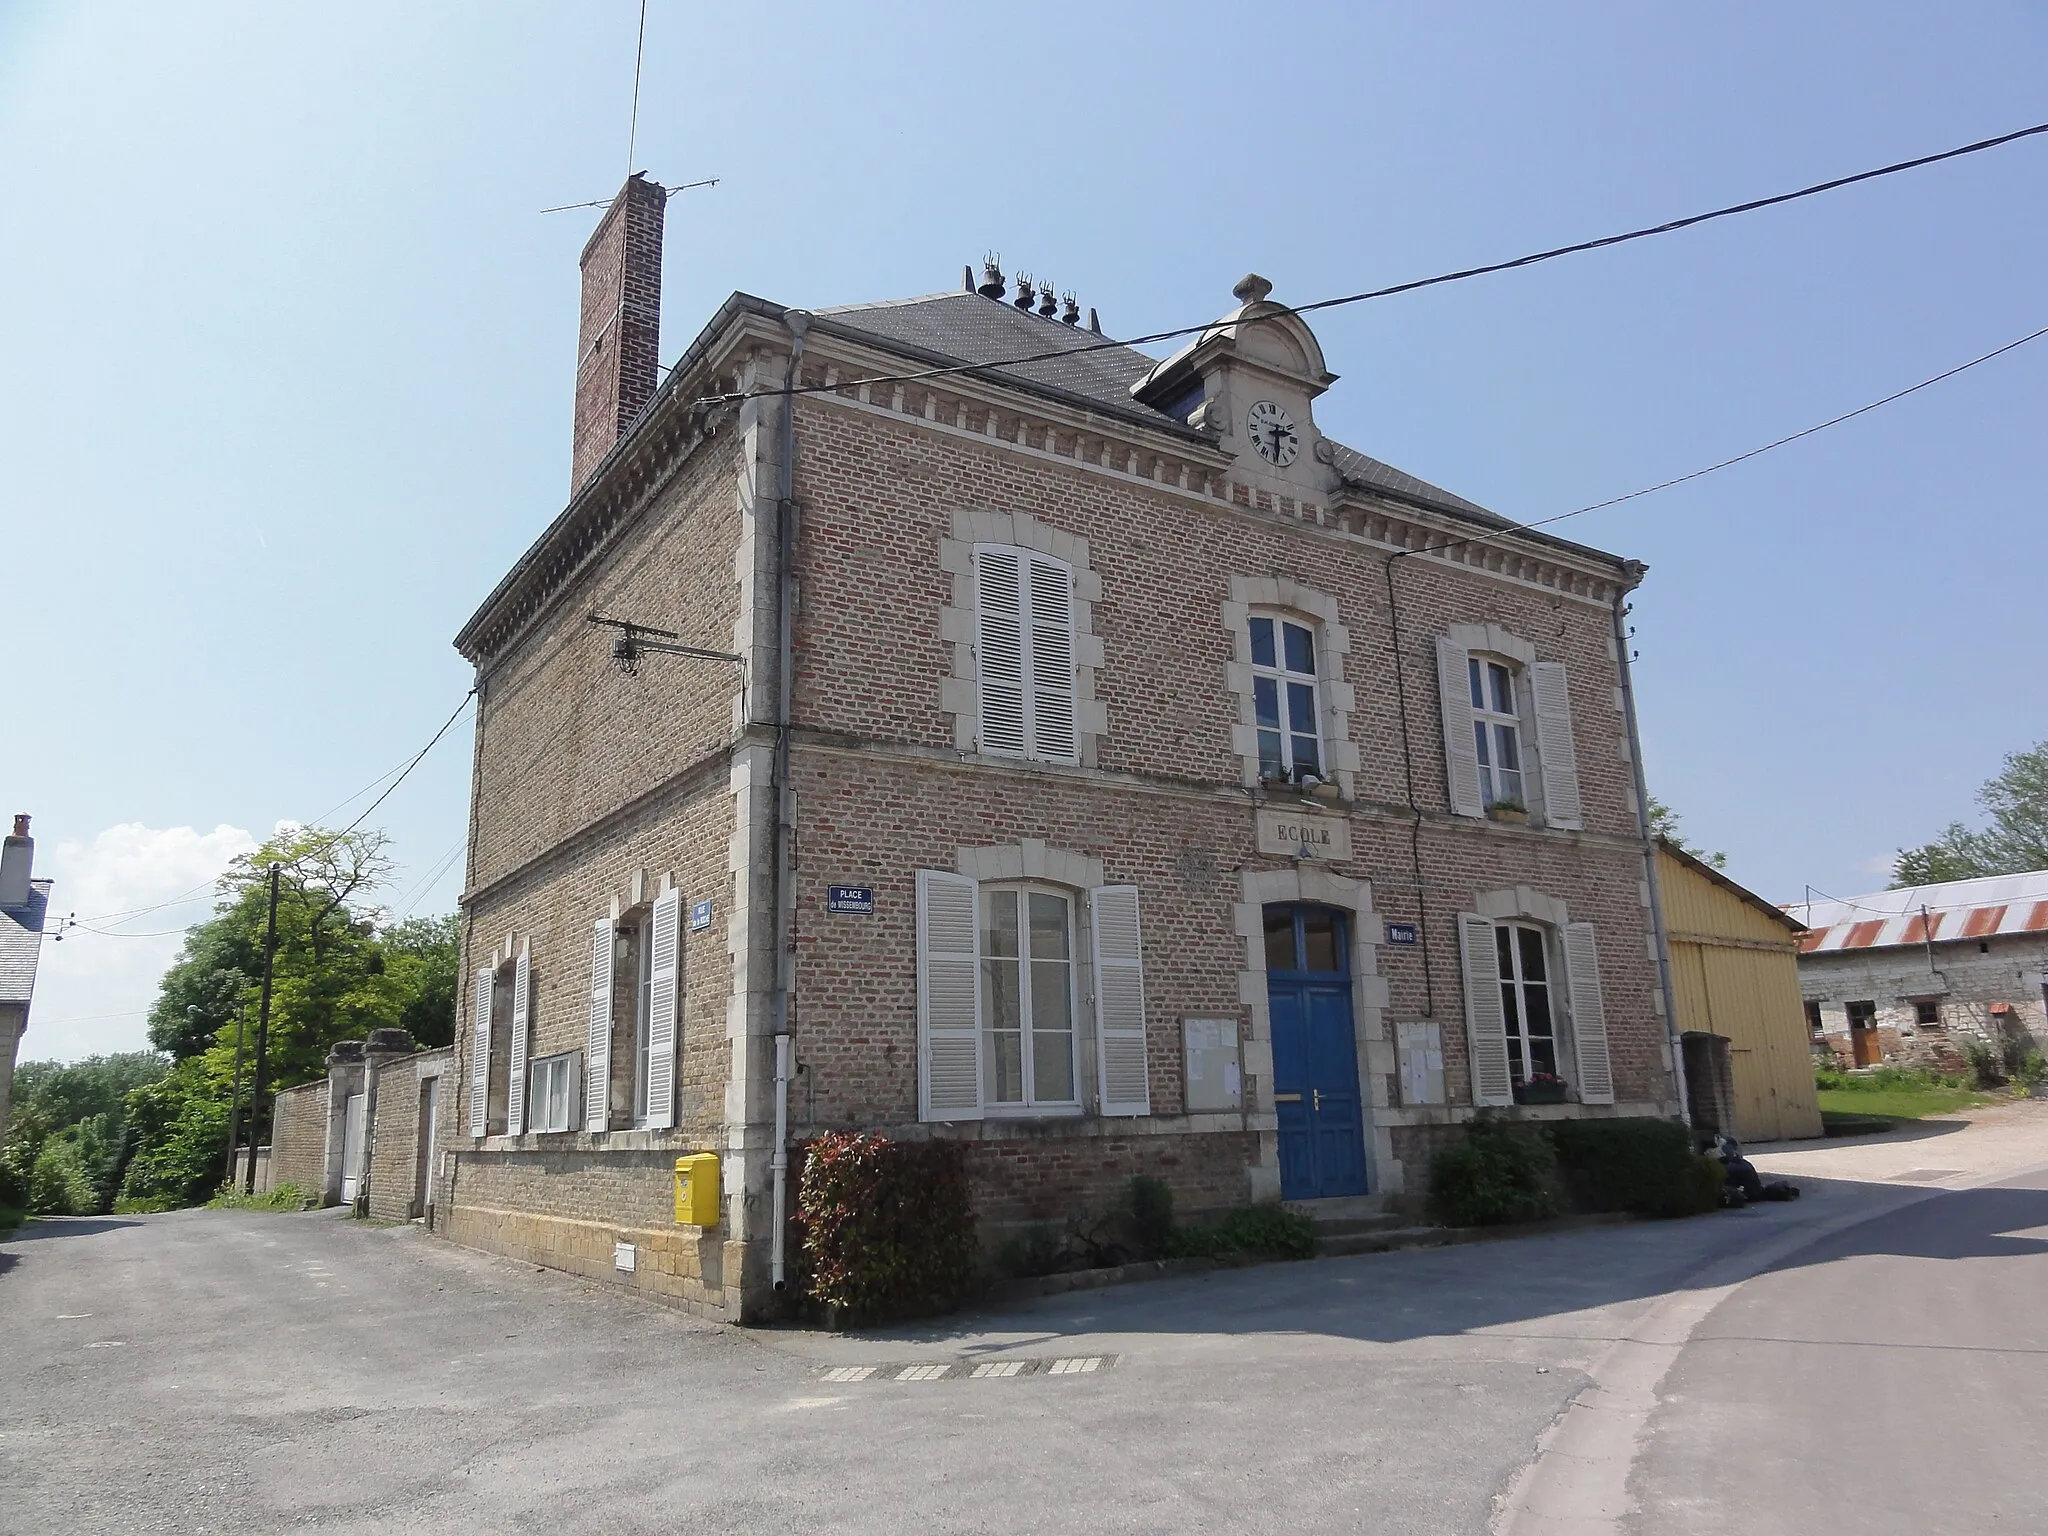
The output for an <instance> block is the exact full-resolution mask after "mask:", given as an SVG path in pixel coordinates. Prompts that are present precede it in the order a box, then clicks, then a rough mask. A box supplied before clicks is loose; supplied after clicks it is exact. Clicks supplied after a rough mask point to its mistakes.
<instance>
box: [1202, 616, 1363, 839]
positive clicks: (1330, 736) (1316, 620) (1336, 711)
mask: <svg viewBox="0 0 2048 1536" xmlns="http://www.w3.org/2000/svg"><path fill="white" fill-rule="evenodd" d="M1261 609H1267V610H1279V611H1280V612H1281V613H1283V614H1292V615H1296V616H1298V617H1300V618H1302V619H1306V620H1307V621H1308V622H1309V625H1310V627H1311V628H1313V629H1314V631H1315V635H1316V707H1317V709H1318V710H1319V711H1320V712H1321V715H1322V719H1321V720H1319V721H1318V722H1317V725H1318V727H1319V728H1320V730H1321V732H1322V738H1323V752H1324V765H1323V766H1324V768H1325V769H1326V771H1327V772H1328V773H1329V774H1330V775H1331V776H1332V779H1333V782H1334V783H1335V784H1336V785H1337V791H1338V793H1339V794H1340V795H1342V796H1343V798H1344V799H1346V800H1349V799H1351V798H1352V797H1353V793H1354V790H1355V789H1356V786H1357V782H1358V766H1359V753H1358V744H1357V743H1356V742H1354V741H1353V740H1352V739H1351V716H1352V713H1353V711H1355V710H1356V709H1357V708H1358V696H1357V692H1356V690H1355V689H1353V687H1352V686H1351V684H1349V683H1347V682H1345V681H1344V658H1345V657H1346V656H1348V655H1349V654H1350V653H1351V631H1350V630H1348V629H1346V628H1345V627H1344V625H1343V624H1342V623H1340V622H1339V621H1338V616H1337V615H1338V609H1337V599H1336V598H1334V597H1332V596H1330V595H1329V594H1328V593H1327V592H1318V591H1316V590H1315V589H1314V588H1313V587H1305V586H1303V585H1302V584H1301V583H1299V582H1297V581H1293V580H1290V579H1289V578H1287V577H1285V576H1233V577H1231V578H1230V600H1229V601H1228V602H1226V603H1224V604H1223V607H1222V610H1221V612H1222V619H1223V628H1224V630H1225V631H1226V632H1227V633H1228V634H1229V636H1230V647H1231V660H1230V661H1228V662H1226V663H1225V664H1224V668H1223V684H1224V686H1225V687H1226V688H1228V689H1229V690H1230V692H1231V693H1233V694H1235V695H1236V696H1237V723H1236V724H1235V725H1233V726H1232V727H1231V728H1230V745H1231V750H1232V751H1234V752H1236V753H1237V755H1238V760H1239V762H1240V764H1241V765H1242V773H1243V779H1244V787H1245V788H1246V789H1255V788H1257V787H1258V783H1259V734H1258V715H1257V712H1256V708H1255V705H1254V703H1253V698H1252V631H1251V617H1252V613H1253V611H1254V610H1261Z"/></svg>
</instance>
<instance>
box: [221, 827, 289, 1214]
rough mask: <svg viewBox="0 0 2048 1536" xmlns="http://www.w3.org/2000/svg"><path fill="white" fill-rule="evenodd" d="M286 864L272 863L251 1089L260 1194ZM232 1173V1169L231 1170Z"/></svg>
mask: <svg viewBox="0 0 2048 1536" xmlns="http://www.w3.org/2000/svg"><path fill="white" fill-rule="evenodd" d="M281 867H282V866H280V865H278V864H275V863H273V864H272V865H271V866H270V924H269V927H268V928H267V929H266V930H265V932H264V935H263V1001H262V1003H261V1004H260V1005H259V1006H258V1009H257V1013H256V1081H255V1084H254V1085H253V1086H252V1087H251V1089H250V1091H249V1178H248V1182H247V1183H245V1184H244V1185H243V1186H242V1192H243V1193H244V1194H250V1195H253V1194H255V1193H256V1143H257V1140H258V1138H259V1136H260V1134H261V1133H260V1132H259V1130H258V1126H259V1125H260V1124H261V1122H262V1118H263V1089H264V1087H265V1085H266V1083H267V1081H268V1079H269V1076H270V1074H269V1073H268V1072H267V1071H266V1070H265V1068H266V1066H267V1065H268V1062H267V1060H266V1057H267V1055H268V1051H269V1046H270V976H271V972H272V971H273V970H275V969H276V961H277V877H278V873H279V870H280V869H281ZM230 1172H232V1170H230Z"/></svg>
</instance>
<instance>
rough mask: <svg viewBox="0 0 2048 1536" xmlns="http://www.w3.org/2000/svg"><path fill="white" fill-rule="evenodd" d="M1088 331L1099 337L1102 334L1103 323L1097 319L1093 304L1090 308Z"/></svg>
mask: <svg viewBox="0 0 2048 1536" xmlns="http://www.w3.org/2000/svg"><path fill="white" fill-rule="evenodd" d="M1088 329H1089V330H1091V331H1093V332H1094V333H1095V334H1096V335H1098V336H1100V335H1101V334H1102V321H1101V320H1100V319H1098V318H1097V317H1096V314H1095V306H1094V305H1093V304H1090V305H1089V306H1088Z"/></svg>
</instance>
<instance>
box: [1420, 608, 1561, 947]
mask: <svg viewBox="0 0 2048 1536" xmlns="http://www.w3.org/2000/svg"><path fill="white" fill-rule="evenodd" d="M1444 638H1445V639H1447V640H1449V641H1450V642H1451V644H1453V645H1455V646H1459V647H1461V648H1462V649H1463V650H1464V651H1465V653H1466V654H1467V655H1468V656H1480V657H1485V656H1495V657H1498V658H1500V659H1501V660H1503V661H1511V662H1513V663H1514V664H1515V714H1516V716H1517V717H1518V718H1519V721H1520V735H1521V741H1520V747H1521V752H1522V803H1523V805H1525V806H1526V807H1527V808H1528V811H1529V824H1530V825H1531V826H1536V827H1540V826H1542V825H1543V824H1544V818H1543V756H1542V753H1541V752H1540V751H1539V750H1538V748H1537V745H1536V697H1535V692H1534V690H1533V689H1532V688H1531V687H1530V684H1529V668H1530V667H1531V666H1532V665H1534V664H1535V662H1536V660H1537V657H1536V647H1535V646H1534V645H1533V644H1531V643H1530V642H1529V641H1527V640H1524V639H1523V638H1522V637H1521V636H1520V635H1518V634H1516V633H1514V631H1512V630H1509V629H1503V628H1502V627H1501V626H1500V625H1498V624H1453V625H1451V626H1450V627H1449V628H1447V629H1446V630H1445V631H1444ZM1446 749H1447V750H1448V743H1447V744H1446ZM1473 910H1475V911H1477V910H1478V909H1477V908H1474V909H1473Z"/></svg>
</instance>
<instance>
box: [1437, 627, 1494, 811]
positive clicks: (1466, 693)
mask: <svg viewBox="0 0 2048 1536" xmlns="http://www.w3.org/2000/svg"><path fill="white" fill-rule="evenodd" d="M1470 662H1471V656H1470V654H1469V653H1468V652H1467V651H1466V649H1465V647H1463V646H1462V645H1454V644H1452V643H1451V640H1450V638H1449V637H1448V636H1446V635H1439V636H1437V641H1436V680H1437V691H1438V693H1440V694H1441V695H1442V697H1443V706H1444V779H1445V781H1446V782H1447V783H1448V784H1449V785H1450V791H1451V809H1452V810H1453V811H1455V812H1456V813H1457V814H1458V815H1460V816H1484V815H1485V814H1486V801H1485V799H1484V798H1483V797H1482V796H1481V794H1480V792H1479V748H1478V745H1477V744H1476V743H1475V742H1474V741H1473V739H1472V675H1471V670H1470Z"/></svg>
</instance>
